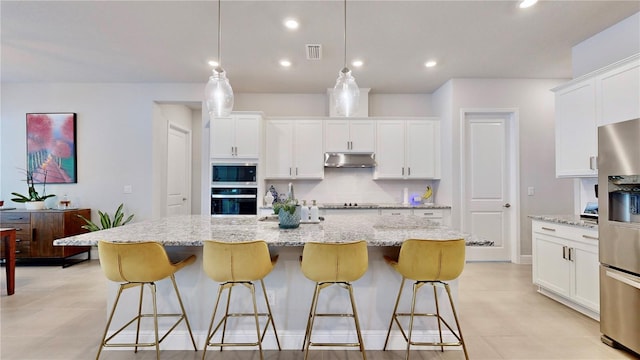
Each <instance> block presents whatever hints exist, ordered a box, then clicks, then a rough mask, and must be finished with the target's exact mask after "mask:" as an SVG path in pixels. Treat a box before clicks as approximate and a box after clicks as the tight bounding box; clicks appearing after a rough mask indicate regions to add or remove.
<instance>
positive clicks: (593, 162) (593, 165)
mask: <svg viewBox="0 0 640 360" xmlns="http://www.w3.org/2000/svg"><path fill="white" fill-rule="evenodd" d="M589 169H591V170H598V157H597V156H590V157H589Z"/></svg>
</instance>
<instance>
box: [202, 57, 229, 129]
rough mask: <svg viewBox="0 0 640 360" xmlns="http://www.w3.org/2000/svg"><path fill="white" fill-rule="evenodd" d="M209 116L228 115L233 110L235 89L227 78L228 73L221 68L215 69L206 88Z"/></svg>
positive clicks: (212, 117) (211, 117)
mask: <svg viewBox="0 0 640 360" xmlns="http://www.w3.org/2000/svg"><path fill="white" fill-rule="evenodd" d="M204 95H205V101H206V102H207V109H208V111H209V118H210V119H214V118H220V117H227V116H229V115H230V114H231V110H233V89H232V88H231V84H229V79H227V73H226V72H225V71H224V70H223V69H222V68H221V67H219V66H218V67H216V68H215V69H213V75H211V76H210V77H209V82H207V86H206V87H205V89H204Z"/></svg>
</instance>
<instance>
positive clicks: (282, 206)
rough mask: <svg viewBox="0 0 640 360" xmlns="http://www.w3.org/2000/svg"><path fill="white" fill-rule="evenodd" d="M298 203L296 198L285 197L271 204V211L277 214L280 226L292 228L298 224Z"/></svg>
mask: <svg viewBox="0 0 640 360" xmlns="http://www.w3.org/2000/svg"><path fill="white" fill-rule="evenodd" d="M300 209H301V208H300V205H298V200H295V199H287V200H285V201H284V202H276V203H274V204H273V212H274V213H276V214H278V220H279V221H280V224H279V226H280V228H282V229H294V228H297V227H298V226H300V211H301V210H300Z"/></svg>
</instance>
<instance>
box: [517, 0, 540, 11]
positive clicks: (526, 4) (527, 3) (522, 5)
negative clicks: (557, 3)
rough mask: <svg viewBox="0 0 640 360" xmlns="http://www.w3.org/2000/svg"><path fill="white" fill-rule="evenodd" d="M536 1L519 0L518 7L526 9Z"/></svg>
mask: <svg viewBox="0 0 640 360" xmlns="http://www.w3.org/2000/svg"><path fill="white" fill-rule="evenodd" d="M537 2H538V0H522V1H520V9H526V8H528V7H531V6H533V5H535V3H537Z"/></svg>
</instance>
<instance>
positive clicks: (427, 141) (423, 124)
mask: <svg viewBox="0 0 640 360" xmlns="http://www.w3.org/2000/svg"><path fill="white" fill-rule="evenodd" d="M376 126H377V130H376V163H377V165H376V170H375V175H374V176H375V178H376V179H439V178H440V122H439V121H438V120H427V119H424V120H422V119H421V120H378V121H377V125H376Z"/></svg>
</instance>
